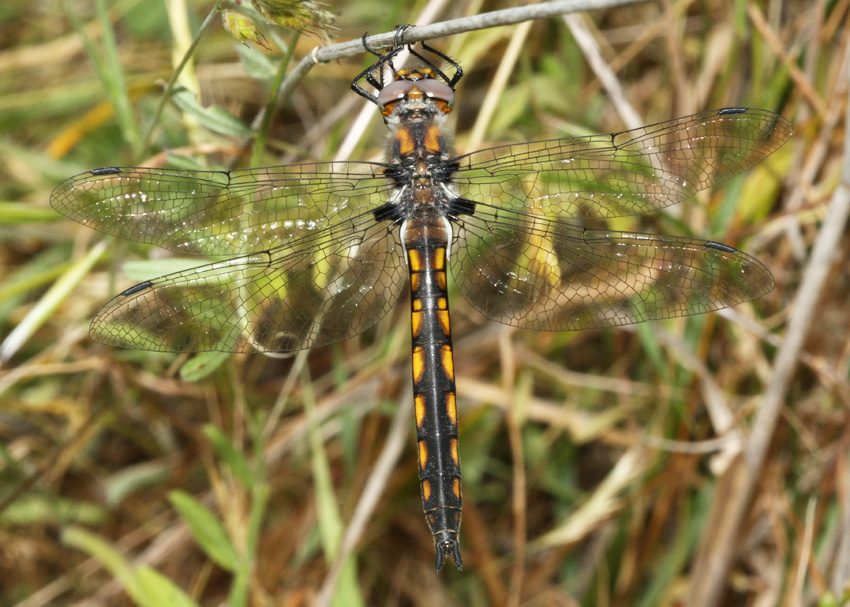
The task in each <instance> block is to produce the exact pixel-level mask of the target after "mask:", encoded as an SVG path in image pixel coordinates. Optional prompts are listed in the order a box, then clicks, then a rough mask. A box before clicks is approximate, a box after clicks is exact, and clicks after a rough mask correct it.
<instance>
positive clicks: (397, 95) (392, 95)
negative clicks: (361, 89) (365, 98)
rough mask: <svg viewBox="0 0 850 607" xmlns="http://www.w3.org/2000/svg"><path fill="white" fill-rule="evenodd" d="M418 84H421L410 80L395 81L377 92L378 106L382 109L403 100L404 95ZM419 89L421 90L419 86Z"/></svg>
mask: <svg viewBox="0 0 850 607" xmlns="http://www.w3.org/2000/svg"><path fill="white" fill-rule="evenodd" d="M419 84H421V81H420V82H412V81H410V80H396V81H395V82H391V83H389V84H388V85H387V86H385V87H384V88H382V89H381V90H380V91H379V92H378V105H379V106H380V107H382V108H383V107H386V106H387V104H390V103H393V102H395V101H398V100H400V99H404V97H405V95H407V94H408V93H409V92H410V91H411V89H413V87H415V86H417V85H419ZM419 88H420V89H421V88H422V87H421V86H420V87H419Z"/></svg>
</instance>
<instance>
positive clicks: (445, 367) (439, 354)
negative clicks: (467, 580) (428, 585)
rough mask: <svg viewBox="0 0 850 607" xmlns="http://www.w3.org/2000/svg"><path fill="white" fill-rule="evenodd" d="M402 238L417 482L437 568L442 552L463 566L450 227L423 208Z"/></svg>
mask: <svg viewBox="0 0 850 607" xmlns="http://www.w3.org/2000/svg"><path fill="white" fill-rule="evenodd" d="M403 239H404V244H405V249H406V251H407V263H408V267H409V270H410V294H411V296H410V307H411V334H412V336H413V340H412V344H413V398H414V405H415V410H416V441H417V452H418V455H419V484H420V488H421V490H422V505H423V508H424V509H425V518H426V520H427V521H428V525H429V527H430V528H431V532H432V533H433V534H434V541H435V544H436V547H437V570H438V571H439V569H440V568H441V567H442V564H443V559H444V557H446V556H451V558H452V559H453V560H454V561H455V564H456V565H457V566H458V567H461V565H462V562H461V558H460V550H459V548H458V540H457V535H458V530H459V528H460V512H461V505H462V499H461V491H460V460H459V458H458V449H457V437H458V435H457V406H456V402H455V377H454V362H453V358H452V337H451V323H450V320H449V303H448V292H447V289H446V261H447V250H448V246H449V242H448V240H449V230H448V227H447V225H446V222H445V220H444V219H443V218H441V217H438V216H436V215H433V214H431V213H427V212H426V213H423V214H422V215H419V216H415V217H414V218H413V219H411V220H409V222H408V224H407V225H406V227H405V230H404V236H403Z"/></svg>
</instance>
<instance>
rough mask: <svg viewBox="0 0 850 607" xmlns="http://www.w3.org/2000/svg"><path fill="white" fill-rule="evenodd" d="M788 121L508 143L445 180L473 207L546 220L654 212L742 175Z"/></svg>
mask: <svg viewBox="0 0 850 607" xmlns="http://www.w3.org/2000/svg"><path fill="white" fill-rule="evenodd" d="M791 133H792V129H791V125H790V123H789V122H788V121H787V120H786V119H785V118H783V117H782V116H779V115H778V114H774V113H773V112H768V111H765V110H756V109H748V108H727V109H724V110H717V111H712V112H705V113H702V114H696V115H693V116H687V117H685V118H678V119H675V120H671V121H668V122H661V123H659V124H655V125H651V126H646V127H642V128H639V129H634V130H631V131H624V132H621V133H614V134H610V135H594V136H590V137H577V138H573V139H555V140H551V141H537V142H533V143H522V144H513V145H507V146H500V147H495V148H490V149H487V150H482V151H479V152H474V153H472V154H468V155H466V156H461V157H459V158H457V159H455V160H454V161H453V162H454V163H455V166H456V167H457V170H456V172H455V173H454V174H453V175H452V183H453V184H454V186H455V187H456V188H457V191H458V193H459V195H460V197H461V198H465V199H469V200H471V201H473V202H475V203H476V204H477V205H482V206H490V207H493V208H499V209H509V210H513V211H531V212H535V213H539V214H542V215H545V216H548V217H550V218H582V217H622V216H626V215H635V214H638V213H645V212H648V211H654V210H657V209H661V208H664V207H667V206H670V205H673V204H676V203H678V202H681V201H682V200H684V199H686V198H688V197H690V196H692V195H693V194H694V193H696V192H698V191H700V190H704V189H706V188H708V187H710V186H712V185H715V184H718V183H721V182H722V181H724V180H726V179H729V178H730V177H732V176H734V175H737V174H739V173H741V172H743V171H746V170H747V169H749V168H750V167H752V166H753V165H754V164H756V163H757V162H759V161H761V160H762V159H764V158H765V157H766V156H768V155H769V154H771V153H772V152H774V151H775V150H776V149H778V148H779V147H781V146H782V144H784V143H785V142H786V141H787V140H788V139H789V138H790V136H791Z"/></svg>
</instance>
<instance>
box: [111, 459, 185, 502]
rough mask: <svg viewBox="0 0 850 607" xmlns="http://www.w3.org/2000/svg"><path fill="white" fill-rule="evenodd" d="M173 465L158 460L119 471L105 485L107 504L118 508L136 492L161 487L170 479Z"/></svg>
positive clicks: (169, 462)
mask: <svg viewBox="0 0 850 607" xmlns="http://www.w3.org/2000/svg"><path fill="white" fill-rule="evenodd" d="M172 465H173V462H172V461H169V460H168V459H158V460H152V461H148V462H143V463H141V464H136V465H133V466H126V467H124V468H121V469H119V470H118V471H117V472H116V473H115V474H112V475H110V476H109V477H108V478H107V480H106V482H105V483H104V486H105V487H106V490H105V492H104V493H105V495H106V503H107V504H109V505H110V506H117V505H118V504H119V503H121V500H123V499H124V498H125V497H127V496H128V495H129V494H131V493H133V492H134V491H138V490H139V489H146V488H149V487H156V486H159V485H160V484H162V483H163V482H164V481H165V480H166V479H168V476H169V475H170V474H171V468H172Z"/></svg>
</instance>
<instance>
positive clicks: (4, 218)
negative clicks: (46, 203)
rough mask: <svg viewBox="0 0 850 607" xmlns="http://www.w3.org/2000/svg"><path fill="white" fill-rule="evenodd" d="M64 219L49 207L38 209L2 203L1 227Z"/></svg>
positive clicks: (18, 203)
mask: <svg viewBox="0 0 850 607" xmlns="http://www.w3.org/2000/svg"><path fill="white" fill-rule="evenodd" d="M60 219H62V216H61V215H60V214H59V213H57V212H56V211H54V210H53V209H49V208H47V207H36V206H33V205H31V204H26V203H20V202H0V225H13V224H18V223H44V222H53V221H58V220H60Z"/></svg>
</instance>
